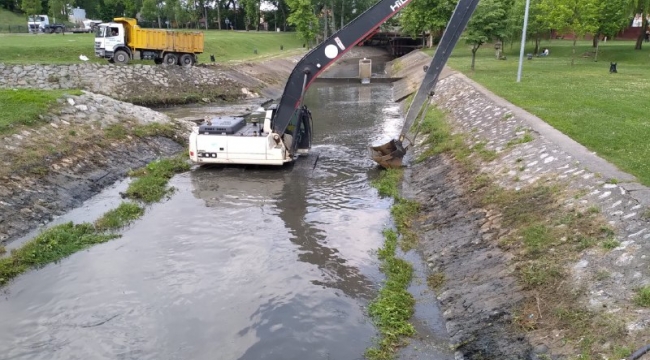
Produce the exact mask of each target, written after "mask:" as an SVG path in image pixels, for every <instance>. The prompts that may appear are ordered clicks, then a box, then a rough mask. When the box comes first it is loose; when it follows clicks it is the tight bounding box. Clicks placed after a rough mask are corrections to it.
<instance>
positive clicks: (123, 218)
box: [95, 202, 144, 230]
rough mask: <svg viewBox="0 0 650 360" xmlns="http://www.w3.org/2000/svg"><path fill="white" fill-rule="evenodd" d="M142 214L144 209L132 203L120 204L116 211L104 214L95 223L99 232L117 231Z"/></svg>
mask: <svg viewBox="0 0 650 360" xmlns="http://www.w3.org/2000/svg"><path fill="white" fill-rule="evenodd" d="M143 214H144V208H142V207H141V206H140V205H138V204H136V203H133V202H122V203H121V204H120V206H118V207H117V208H116V209H113V210H110V211H108V212H107V213H105V214H104V215H103V216H102V217H101V218H99V219H98V220H97V221H96V222H95V226H96V227H97V229H99V230H117V229H120V228H123V227H124V226H126V225H128V224H130V223H131V222H132V221H133V220H136V219H138V218H140V217H141V216H142V215H143Z"/></svg>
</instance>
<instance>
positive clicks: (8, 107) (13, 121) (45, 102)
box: [0, 89, 80, 134]
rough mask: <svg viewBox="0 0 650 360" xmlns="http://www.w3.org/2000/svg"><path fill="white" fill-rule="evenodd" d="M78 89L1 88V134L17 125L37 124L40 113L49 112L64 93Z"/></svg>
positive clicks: (71, 92)
mask: <svg viewBox="0 0 650 360" xmlns="http://www.w3.org/2000/svg"><path fill="white" fill-rule="evenodd" d="M65 93H68V94H74V95H78V94H80V91H78V90H50V91H45V90H29V89H20V90H12V89H0V134H7V133H11V132H13V131H14V130H15V129H16V128H15V127H16V126H17V125H35V124H37V123H38V121H39V118H38V115H40V114H45V113H47V111H48V109H50V108H51V106H52V105H54V104H56V99H58V98H60V97H62V96H63V94H65Z"/></svg>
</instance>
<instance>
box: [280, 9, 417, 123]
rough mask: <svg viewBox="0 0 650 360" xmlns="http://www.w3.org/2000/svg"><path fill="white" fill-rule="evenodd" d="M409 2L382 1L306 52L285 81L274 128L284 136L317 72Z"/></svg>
mask: <svg viewBox="0 0 650 360" xmlns="http://www.w3.org/2000/svg"><path fill="white" fill-rule="evenodd" d="M409 2H411V0H381V1H379V2H378V3H376V4H375V5H373V6H372V7H371V8H370V9H368V10H366V11H365V12H364V13H362V14H361V15H359V16H358V17H357V18H356V19H354V20H352V21H351V22H350V23H349V24H347V25H346V26H345V27H343V28H342V29H341V30H339V31H337V32H336V33H334V34H333V35H332V36H330V37H329V38H328V39H327V40H325V41H324V42H322V43H321V44H320V45H318V46H317V47H315V48H314V49H312V50H311V51H310V52H309V53H307V55H305V56H304V57H303V58H302V60H300V61H299V62H298V64H297V65H296V67H295V68H294V69H293V72H292V73H291V75H290V76H289V80H287V84H286V85H285V88H284V93H283V94H282V98H281V100H280V104H279V105H278V109H277V111H276V112H275V116H274V118H273V122H272V124H273V130H274V131H275V132H276V133H278V134H280V135H284V133H285V131H286V130H287V127H288V126H289V124H292V123H293V124H295V125H297V124H298V121H300V115H299V112H298V111H297V110H298V109H299V108H300V107H301V105H302V100H303V97H304V95H305V92H306V91H307V89H308V88H309V86H310V85H311V83H312V82H313V81H314V80H315V79H316V78H317V77H318V75H319V74H320V73H321V72H323V70H325V69H326V68H327V67H328V66H329V65H331V64H332V63H333V62H335V61H336V60H338V59H339V58H340V57H341V56H342V55H343V54H345V53H346V52H348V51H349V50H350V49H351V48H352V47H354V46H355V45H356V44H357V43H359V41H361V40H363V39H365V38H366V37H367V36H368V35H369V34H370V33H371V32H372V31H373V30H375V29H376V28H377V27H378V26H379V25H381V24H382V23H383V22H384V21H386V20H388V19H389V18H391V17H393V16H394V15H395V14H396V13H397V12H398V11H399V10H400V9H401V8H403V7H404V6H405V5H406V4H408V3H409Z"/></svg>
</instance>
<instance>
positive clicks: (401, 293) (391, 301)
mask: <svg viewBox="0 0 650 360" xmlns="http://www.w3.org/2000/svg"><path fill="white" fill-rule="evenodd" d="M403 174H404V171H403V170H402V169H388V170H385V171H383V172H382V173H381V175H380V176H379V178H378V179H376V180H374V181H373V182H372V185H373V186H374V187H376V188H377V189H378V191H379V194H380V195H382V196H390V197H392V198H393V200H394V203H393V206H392V207H391V215H392V217H393V221H394V223H395V227H396V230H392V229H385V230H384V232H383V234H384V240H385V241H384V246H383V247H382V248H380V249H379V250H378V256H379V259H380V260H381V271H382V272H383V273H384V274H385V275H386V282H385V283H384V286H383V287H382V289H381V290H380V291H379V295H378V296H377V298H376V299H375V300H374V301H373V302H372V303H371V304H370V306H369V314H370V316H371V317H372V318H373V320H374V322H375V324H376V326H377V328H378V330H379V333H380V339H379V340H378V341H377V344H376V346H375V347H372V348H369V349H367V350H366V357H367V358H368V359H370V360H384V359H392V358H393V357H394V355H395V352H396V351H397V349H398V348H399V347H400V346H403V345H404V344H405V340H404V339H405V338H406V337H408V336H412V335H413V334H414V333H415V329H414V328H413V326H412V325H411V323H409V319H410V318H411V316H413V313H414V311H415V309H414V307H415V299H414V298H413V296H412V295H411V293H409V292H408V290H407V289H408V286H409V284H410V283H411V279H412V278H413V266H412V265H411V264H410V263H408V262H407V261H405V260H403V259H400V258H398V257H397V247H398V246H400V248H401V249H402V251H408V250H410V249H412V248H414V247H415V246H416V245H417V241H418V237H417V234H416V233H415V232H414V231H413V230H412V229H411V223H412V221H413V219H414V218H415V217H416V216H417V214H418V212H419V211H420V205H419V204H418V203H416V202H414V201H411V200H407V199H404V198H402V197H401V196H400V194H399V184H400V183H401V181H402V177H403Z"/></svg>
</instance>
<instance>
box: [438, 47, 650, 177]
mask: <svg viewBox="0 0 650 360" xmlns="http://www.w3.org/2000/svg"><path fill="white" fill-rule="evenodd" d="M571 45H572V42H571V41H562V40H553V41H546V42H543V43H542V44H541V46H542V47H548V48H549V49H550V56H549V57H539V58H537V57H535V58H533V60H526V59H524V61H525V62H524V66H523V75H522V79H521V82H520V83H517V82H516V78H517V67H518V59H519V56H518V54H519V47H518V46H516V45H515V46H514V47H509V46H506V48H505V55H507V58H508V59H507V60H505V61H502V60H496V59H495V57H494V48H493V46H492V45H491V44H486V45H484V46H482V47H481V48H480V49H479V51H478V54H477V60H476V69H475V72H471V70H470V62H471V52H470V50H469V47H468V46H467V45H465V44H464V43H461V44H459V45H458V46H457V47H456V49H455V50H454V52H453V53H452V54H451V57H450V59H449V62H448V64H449V65H450V66H451V67H452V68H454V69H455V70H458V71H461V72H463V73H464V74H466V75H468V76H469V77H470V78H472V79H473V80H475V81H477V82H478V83H480V84H482V85H484V86H485V87H487V88H488V89H490V90H491V91H493V92H494V93H496V94H497V95H499V96H501V97H503V98H505V99H507V100H508V101H510V102H512V103H513V104H515V105H517V106H519V107H522V108H524V109H526V110H527V111H529V112H531V113H533V114H535V115H537V116H539V117H540V118H542V119H544V121H546V122H547V123H549V124H550V125H552V126H553V127H555V128H556V129H558V130H560V131H561V132H563V133H564V134H566V135H568V136H570V137H571V138H573V139H574V140H576V141H577V142H579V143H581V144H582V145H584V146H586V147H587V148H589V149H590V150H592V151H595V152H596V153H597V154H598V155H599V156H602V157H603V158H605V159H607V160H608V161H611V162H612V163H614V164H615V165H617V166H618V167H619V168H620V169H622V170H624V171H626V172H629V173H631V174H633V175H635V176H637V177H638V178H639V180H640V181H641V182H642V183H643V184H645V185H650V167H648V166H647V163H646V159H648V158H650V142H648V141H646V139H648V138H650V126H648V114H649V109H650V108H649V107H648V106H647V105H646V103H647V101H646V99H647V98H648V94H649V93H650V71H648V68H649V66H650V47H649V46H648V44H644V45H643V46H644V49H643V50H640V51H639V50H633V49H634V43H633V42H631V41H609V42H607V43H601V46H600V51H599V55H598V62H595V61H594V59H593V56H592V55H591V53H590V52H591V51H592V50H593V48H592V47H591V42H589V41H580V42H578V48H577V51H576V54H577V58H576V62H575V65H574V66H571V65H570V63H571V51H572V50H571ZM532 50H533V47H532V45H531V44H530V43H529V44H528V46H527V48H526V52H532ZM430 53H432V52H431V51H430ZM583 54H585V56H586V57H582V55H583ZM610 62H617V63H618V73H616V74H609V64H610Z"/></svg>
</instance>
